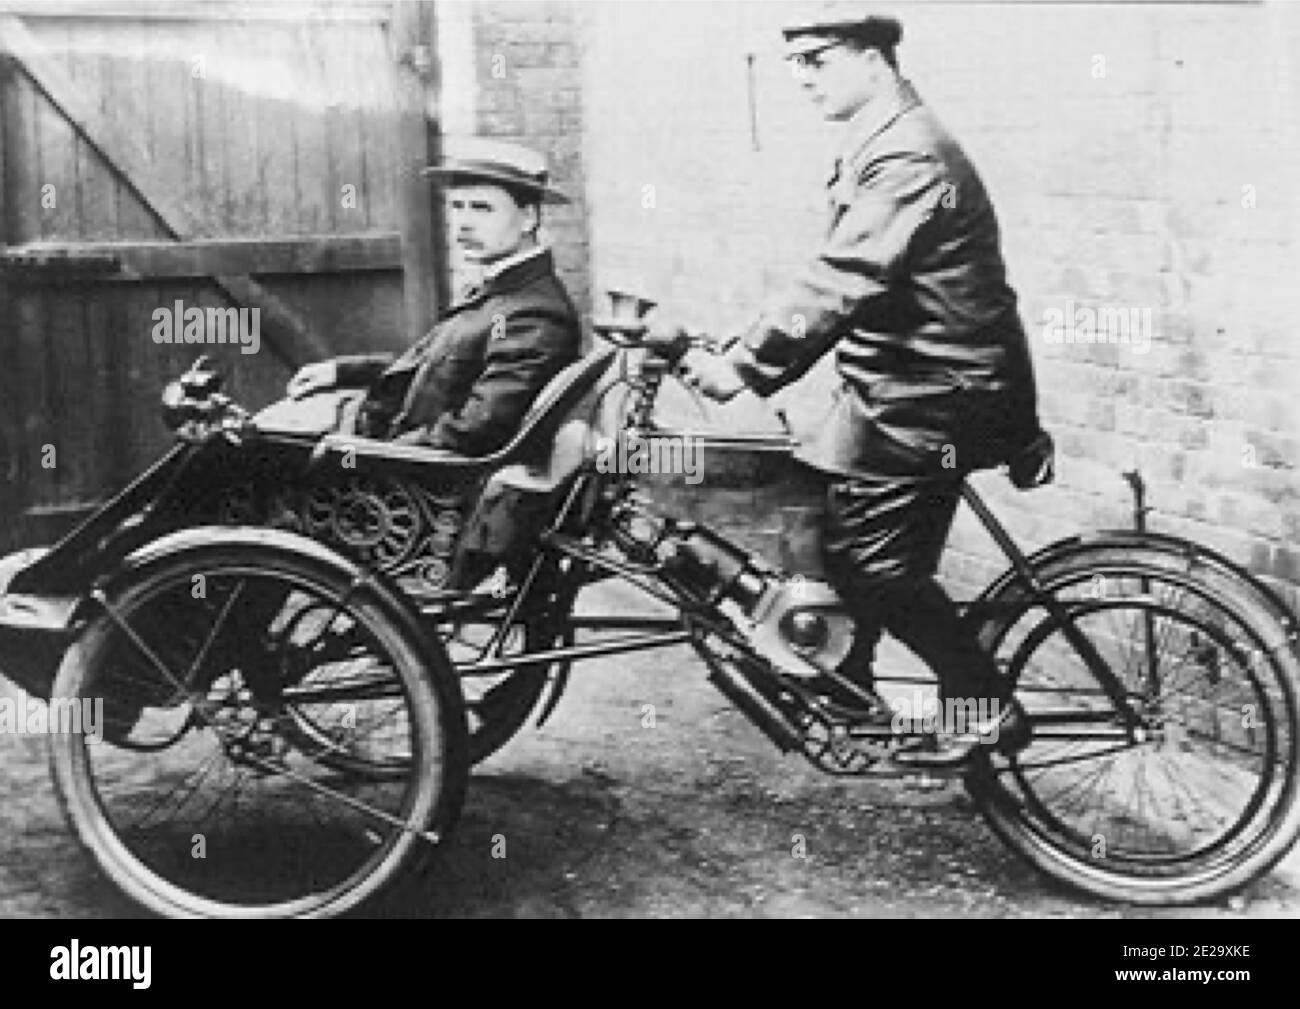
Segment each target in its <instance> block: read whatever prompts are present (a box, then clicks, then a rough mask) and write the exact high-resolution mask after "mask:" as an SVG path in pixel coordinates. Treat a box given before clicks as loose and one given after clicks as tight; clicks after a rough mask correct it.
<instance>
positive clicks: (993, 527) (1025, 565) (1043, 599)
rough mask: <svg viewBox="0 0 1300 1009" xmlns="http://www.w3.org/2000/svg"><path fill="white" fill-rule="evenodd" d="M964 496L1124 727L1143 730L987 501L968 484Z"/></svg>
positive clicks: (1097, 655) (1113, 681) (1120, 688)
mask: <svg viewBox="0 0 1300 1009" xmlns="http://www.w3.org/2000/svg"><path fill="white" fill-rule="evenodd" d="M961 495H962V497H963V498H964V499H965V501H966V503H967V504H968V505H969V506H970V508H971V511H973V512H974V513H975V514H976V516H977V517H978V518H979V520H980V522H982V523H983V524H984V528H985V529H987V530H988V533H989V535H990V536H991V537H992V538H993V540H994V542H995V543H997V545H998V547H999V548H1000V549H1001V550H1002V552H1003V553H1004V554H1006V555H1007V560H1009V561H1010V562H1011V566H1012V568H1014V569H1015V572H1016V574H1017V575H1019V577H1020V580H1021V581H1022V582H1024V584H1025V585H1026V586H1028V587H1029V589H1030V591H1031V592H1032V593H1033V596H1034V600H1035V601H1036V602H1037V603H1038V604H1039V605H1040V606H1042V607H1043V609H1045V610H1047V612H1048V613H1049V614H1050V615H1051V617H1052V619H1053V620H1055V621H1056V622H1057V623H1058V624H1059V625H1060V627H1061V630H1062V631H1063V632H1064V633H1065V639H1066V640H1067V641H1068V642H1069V643H1070V645H1071V647H1072V648H1074V650H1075V651H1076V652H1077V653H1078V655H1079V658H1081V659H1083V661H1084V663H1085V664H1086V665H1087V667H1088V670H1089V672H1091V673H1092V675H1093V676H1094V677H1095V678H1096V680H1097V682H1098V684H1100V686H1101V689H1102V690H1103V691H1105V693H1106V696H1107V697H1109V698H1110V700H1111V703H1113V704H1114V705H1115V708H1116V710H1117V711H1118V712H1119V713H1120V715H1121V716H1122V717H1123V719H1124V725H1125V727H1126V728H1127V729H1129V730H1130V731H1131V730H1133V729H1135V728H1139V727H1141V726H1142V718H1141V716H1139V715H1138V713H1137V712H1136V711H1134V710H1133V706H1132V705H1131V704H1129V702H1128V692H1127V691H1126V690H1125V689H1124V685H1123V684H1122V683H1121V682H1120V681H1119V679H1118V677H1116V676H1115V674H1114V673H1112V672H1111V670H1110V666H1108V665H1107V664H1106V660H1105V659H1103V658H1102V657H1101V653H1100V652H1098V651H1097V649H1096V648H1095V647H1094V646H1093V644H1092V642H1091V641H1089V640H1088V638H1087V637H1086V636H1085V635H1084V634H1083V632H1081V631H1080V630H1079V629H1078V628H1077V627H1076V626H1075V625H1074V621H1072V620H1071V619H1070V617H1069V613H1068V612H1067V610H1066V607H1065V606H1063V605H1062V604H1061V602H1060V601H1059V600H1057V599H1056V598H1055V597H1054V596H1053V595H1052V594H1051V593H1050V592H1048V591H1047V590H1046V589H1045V588H1044V587H1043V583H1042V582H1041V581H1039V580H1038V576H1037V575H1035V574H1034V569H1033V568H1032V567H1031V566H1030V564H1029V560H1028V558H1026V557H1025V555H1024V553H1022V552H1021V550H1020V548H1019V547H1018V546H1016V543H1015V541H1014V540H1013V539H1012V538H1011V536H1010V534H1009V533H1008V532H1007V531H1006V528H1005V527H1004V526H1003V525H1002V523H1001V522H999V521H998V520H997V517H996V516H995V515H994V514H993V512H992V511H991V510H990V509H989V506H988V505H986V504H985V503H984V499H983V498H982V497H980V495H979V493H978V492H977V491H976V490H975V488H974V487H972V486H971V485H970V483H969V482H966V483H963V484H962V488H961Z"/></svg>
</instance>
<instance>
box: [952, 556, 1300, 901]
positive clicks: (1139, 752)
mask: <svg viewBox="0 0 1300 1009" xmlns="http://www.w3.org/2000/svg"><path fill="white" fill-rule="evenodd" d="M1038 575H1039V577H1040V578H1041V579H1042V581H1043V582H1044V584H1045V586H1046V587H1047V588H1048V590H1049V591H1050V592H1051V594H1052V595H1054V596H1055V597H1056V598H1057V599H1058V600H1060V601H1061V602H1062V603H1063V604H1064V605H1065V607H1066V611H1067V617H1066V620H1065V621H1058V620H1056V619H1054V618H1052V617H1051V616H1050V615H1049V614H1048V613H1047V611H1046V610H1044V609H1043V608H1041V607H1039V606H1036V605H1034V604H1032V602H1030V601H1029V600H1028V598H1027V596H1026V595H1025V594H1024V593H1023V592H1021V590H1019V589H1014V590H1013V591H1011V592H1008V593H1006V594H1005V595H1004V597H1003V598H1001V599H994V600H993V601H992V608H991V610H990V613H989V615H988V616H987V617H986V618H985V619H984V623H983V625H982V626H981V629H980V637H981V641H982V643H983V644H984V646H985V647H986V648H987V649H989V650H990V651H991V652H992V653H993V654H994V655H995V656H996V658H997V660H998V663H999V665H1000V666H1001V667H1002V668H1003V671H1004V673H1005V675H1006V676H1008V677H1009V678H1010V679H1011V680H1012V681H1013V682H1014V690H1015V696H1016V698H1017V699H1018V700H1019V701H1020V703H1021V704H1022V705H1023V706H1024V708H1025V710H1026V712H1027V713H1028V715H1029V718H1030V721H1031V722H1032V724H1033V726H1034V741H1033V742H1032V743H1031V745H1030V746H1029V747H1028V748H1027V749H1025V750H1023V751H1021V752H1020V753H1018V754H1016V755H1015V756H1014V757H1013V758H1004V757H1001V756H999V755H997V754H995V753H992V752H989V753H985V754H983V755H982V756H981V758H980V763H979V764H978V765H977V767H976V768H975V770H974V771H973V772H972V774H971V776H970V778H969V779H968V785H969V787H970V788H971V791H972V794H973V795H974V797H975V798H976V800H977V801H978V802H979V804H980V806H981V808H982V810H983V812H984V814H985V815H986V816H987V818H988V819H989V821H990V823H991V824H992V826H993V827H994V829H995V830H996V831H997V832H998V833H999V834H1000V835H1001V836H1002V837H1003V839H1004V840H1006V841H1007V843H1008V844H1010V845H1011V846H1012V847H1013V848H1015V849H1016V850H1017V851H1019V852H1020V853H1021V854H1023V855H1024V856H1025V857H1027V858H1028V859H1029V860H1030V861H1031V862H1033V863H1034V864H1035V865H1036V866H1038V867H1039V868H1040V869H1042V870H1044V871H1045V872H1048V873H1049V874H1051V875H1053V876H1055V877H1057V878H1059V879H1061V880H1063V881H1065V882H1067V883H1069V884H1072V885H1074V886H1077V887H1080V888H1081V889H1084V890H1086V891H1088V892H1090V893H1093V894H1095V895H1097V896H1100V897H1104V898H1107V899H1112V900H1121V901H1128V902H1132V903H1139V904H1187V903H1194V902H1197V901H1203V900H1210V899H1213V898H1216V897H1220V896H1222V895H1224V894H1226V893H1229V892H1231V891H1232V890H1234V889H1237V888H1239V887H1241V886H1243V885H1244V884H1246V883H1248V882H1249V881H1250V880H1252V879H1254V878H1255V877H1257V876H1258V875H1260V874H1261V873H1263V872H1265V871H1267V870H1268V868H1269V867H1270V866H1271V865H1272V864H1273V863H1274V862H1276V861H1277V859H1278V858H1280V857H1281V856H1282V855H1283V854H1284V853H1285V852H1286V850H1287V849H1288V848H1289V847H1290V846H1291V844H1292V843H1293V842H1294V840H1295V838H1296V836H1297V833H1300V802H1297V795H1296V777H1297V766H1298V765H1300V724H1297V723H1298V717H1297V684H1300V663H1297V658H1296V654H1295V653H1294V651H1293V650H1292V649H1291V647H1290V646H1289V645H1288V644H1286V643H1285V641H1284V640H1283V639H1280V638H1279V636H1278V633H1277V627H1276V626H1274V625H1273V624H1272V623H1271V622H1270V621H1267V620H1262V619H1261V618H1260V612H1259V609H1258V607H1257V606H1253V605H1251V604H1250V600H1249V598H1248V597H1247V595H1246V588H1247V587H1244V586H1243V594H1242V595H1241V597H1240V598H1234V593H1233V592H1232V591H1231V590H1230V589H1228V588H1226V587H1225V585H1224V584H1222V583H1221V582H1218V581H1214V582H1211V581H1209V580H1207V579H1201V578H1199V577H1198V575H1197V573H1196V572H1195V571H1189V570H1182V571H1180V570H1176V569H1174V568H1171V567H1170V566H1169V565H1168V564H1167V563H1166V561H1165V559H1163V558H1158V559H1153V558H1148V557H1146V556H1144V555H1143V554H1142V552H1141V551H1140V550H1136V549H1132V550H1130V551H1128V556H1127V557H1125V556H1122V555H1119V554H1115V553H1110V554H1106V555H1104V556H1098V555H1096V554H1091V553H1089V552H1088V551H1087V550H1082V551H1080V552H1079V553H1077V554H1072V555H1064V556H1061V557H1058V558H1057V559H1055V560H1054V561H1052V562H1051V563H1050V564H1049V565H1047V566H1046V567H1044V568H1043V569H1042V570H1040V571H1039V572H1038ZM999 607H1000V609H999ZM1066 622H1068V623H1071V624H1073V626H1074V627H1075V628H1077V629H1078V630H1079V631H1081V632H1082V633H1083V634H1084V635H1085V636H1086V637H1087V638H1088V640H1089V641H1090V642H1091V643H1092V644H1093V646H1094V647H1095V648H1096V649H1097V650H1098V652H1099V653H1100V654H1101V656H1102V658H1103V659H1104V660H1105V661H1106V662H1107V664H1108V665H1109V667H1110V668H1111V670H1112V671H1113V672H1114V673H1115V674H1116V676H1118V677H1119V678H1120V680H1121V681H1122V683H1123V686H1124V689H1125V691H1126V695H1127V698H1128V700H1129V703H1130V704H1132V705H1133V706H1134V708H1135V709H1136V710H1137V711H1138V713H1139V714H1140V715H1141V716H1142V720H1143V729H1142V730H1141V732H1140V733H1139V734H1138V737H1137V738H1136V739H1133V738H1130V736H1129V734H1128V732H1127V731H1126V729H1125V728H1124V727H1123V725H1122V724H1121V723H1120V720H1119V718H1118V715H1117V712H1116V710H1115V707H1114V704H1113V703H1112V702H1111V701H1110V699H1109V698H1108V697H1107V696H1106V695H1105V694H1104V693H1103V692H1102V690H1101V688H1100V686H1099V685H1098V683H1097V682H1096V680H1095V678H1094V677H1093V676H1092V675H1091V673H1090V672H1089V671H1088V669H1087V667H1086V666H1085V665H1084V663H1083V661H1082V659H1081V658H1080V657H1079V655H1078V653H1077V652H1076V651H1075V650H1074V649H1073V647H1072V646H1071V645H1070V644H1069V642H1068V641H1067V640H1066V637H1065V633H1064V625H1065V623H1066Z"/></svg>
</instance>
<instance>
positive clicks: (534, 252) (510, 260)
mask: <svg viewBox="0 0 1300 1009" xmlns="http://www.w3.org/2000/svg"><path fill="white" fill-rule="evenodd" d="M550 251H551V250H550V249H549V248H548V247H547V246H545V245H540V244H539V245H534V246H533V247H532V248H531V249H524V250H523V251H522V252H516V253H515V254H514V255H513V256H506V258H505V259H498V260H497V261H496V262H495V263H492V264H491V265H490V266H487V267H484V269H483V283H484V284H495V283H496V282H497V279H498V278H499V277H501V276H502V274H505V273H508V272H509V271H510V270H513V269H514V268H515V267H517V266H522V265H523V264H525V263H527V262H529V261H530V260H532V259H535V258H536V257H538V256H542V255H545V254H548V253H549V252H550Z"/></svg>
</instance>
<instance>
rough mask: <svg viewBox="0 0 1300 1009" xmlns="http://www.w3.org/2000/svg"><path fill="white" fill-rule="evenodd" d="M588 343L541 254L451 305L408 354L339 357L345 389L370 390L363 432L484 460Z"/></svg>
mask: <svg viewBox="0 0 1300 1009" xmlns="http://www.w3.org/2000/svg"><path fill="white" fill-rule="evenodd" d="M581 339H582V331H581V326H580V323H579V321H578V313H577V311H576V310H575V309H574V307H573V303H572V302H571V301H570V300H569V296H568V293H567V292H566V291H565V290H564V285H563V284H561V283H560V280H559V278H558V277H556V275H555V267H554V263H553V260H552V257H551V253H550V252H549V251H541V252H539V253H537V254H536V255H533V256H530V257H529V258H527V259H524V260H522V261H521V262H518V263H516V264H514V265H512V266H509V267H508V268H506V269H505V270H503V271H502V272H500V273H499V274H497V275H495V276H492V277H490V278H489V279H488V280H487V281H486V282H485V283H484V285H483V286H482V287H481V288H479V289H477V290H475V291H473V292H472V293H470V294H468V295H467V296H465V297H463V298H462V299H461V300H459V301H457V302H455V303H454V304H452V305H451V306H449V307H448V308H447V310H446V311H445V312H443V313H442V314H441V315H440V316H439V317H438V321H437V323H436V324H435V325H434V327H433V329H431V330H430V331H429V332H428V333H427V334H426V335H425V336H424V337H423V338H421V339H420V340H418V341H417V342H416V343H415V344H414V345H413V346H412V347H411V348H410V349H409V350H407V351H406V352H405V353H403V354H402V355H400V356H398V357H396V358H394V356H393V355H391V354H366V355H357V356H352V357H342V358H338V359H337V360H336V364H337V365H338V369H339V371H338V384H339V385H340V386H348V385H359V386H367V387H368V389H369V391H368V393H367V395H366V399H365V403H364V404H363V405H362V409H361V416H362V418H363V420H362V432H363V433H366V434H370V435H371V436H373V437H381V438H397V437H402V439H403V440H404V441H414V442H417V443H420V444H426V445H432V446H435V447H438V448H446V449H449V450H451V451H454V452H458V453H460V454H463V455H485V454H487V453H490V452H493V451H495V450H496V449H499V448H501V447H502V446H503V445H505V444H506V443H507V442H508V441H509V440H510V438H511V437H512V436H513V435H514V434H515V433H516V431H517V430H518V429H519V424H520V421H521V420H523V417H524V415H525V414H526V413H527V412H528V407H529V405H530V404H531V403H532V401H533V399H534V398H535V397H536V396H537V394H538V393H539V392H540V391H541V389H542V387H543V386H544V385H546V383H547V382H549V381H550V380H551V378H553V377H554V376H555V375H556V374H558V373H559V372H560V371H561V370H562V369H563V368H564V367H565V366H566V365H568V364H571V363H572V362H573V361H576V360H577V359H578V356H579V352H580V345H581Z"/></svg>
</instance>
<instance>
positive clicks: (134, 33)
mask: <svg viewBox="0 0 1300 1009" xmlns="http://www.w3.org/2000/svg"><path fill="white" fill-rule="evenodd" d="M433 31H434V24H433V13H432V5H431V4H428V3H393V4H384V3H369V4H337V3H330V4H325V3H280V2H276V3H264V4H259V5H256V6H254V5H248V4H198V3H190V2H184V0H182V2H179V3H169V4H156V3H126V2H113V3H107V4H104V3H101V4H95V5H86V4H72V3H60V2H57V0H55V2H48V0H47V2H43V3H41V4H39V5H38V4H35V3H18V4H14V3H8V4H6V3H4V2H0V171H2V174H0V353H2V354H3V360H2V361H0V488H2V489H0V549H10V548H12V547H14V546H19V545H30V544H32V543H36V542H48V541H49V540H50V539H51V538H52V537H53V536H55V535H56V534H57V533H58V532H60V531H61V530H62V529H64V528H66V527H67V526H68V525H69V524H70V523H71V522H72V521H74V520H76V519H77V518H80V517H81V516H82V515H84V514H85V513H86V511H87V510H88V509H90V508H92V507H93V506H94V504H95V502H96V501H98V500H101V499H102V498H103V497H104V496H105V495H106V494H107V493H109V492H111V491H113V490H114V489H116V488H117V487H120V486H121V485H122V484H124V483H125V482H126V481H127V480H129V479H130V478H131V477H132V476H133V475H134V474H135V473H137V472H139V471H140V470H141V469H142V468H143V467H144V466H146V465H147V464H148V463H149V462H150V461H151V460H152V459H154V458H156V457H157V456H158V454H159V453H160V452H161V451H162V450H163V449H164V448H165V447H166V445H167V444H168V441H169V435H168V432H167V431H166V430H165V429H164V428H163V426H162V424H161V422H160V421H159V419H158V408H157V403H158V396H159V393H160V392H161V390H162V387H163V385H164V384H165V382H166V381H168V380H169V379H171V378H174V377H175V376H176V375H177V374H179V373H180V372H181V371H182V370H184V368H185V366H186V365H187V364H189V363H190V362H191V361H192V360H194V359H195V358H196V357H197V356H198V355H199V354H201V353H206V354H209V355H211V356H212V357H213V358H214V359H215V360H216V361H217V362H218V363H219V364H220V366H221V368H222V370H223V371H224V372H225V374H226V376H227V388H228V390H229V391H230V392H231V394H232V395H233V396H234V397H235V398H236V399H237V400H238V401H239V402H241V403H243V404H245V405H247V406H252V407H256V406H261V405H264V404H265V403H267V402H269V401H271V400H272V399H274V398H276V397H277V396H278V395H279V394H280V393H281V391H282V389H283V386H284V382H285V380H286V379H287V377H288V376H289V375H290V374H291V373H292V371H293V369H294V367H295V366H297V365H298V364H301V363H304V362H306V361H309V360H314V359H318V358H321V357H325V356H328V355H330V354H333V353H343V352H355V351H361V350H369V349H376V348H381V349H392V348H399V347H402V346H405V345H406V344H407V343H408V342H409V341H410V340H411V339H414V338H415V337H416V336H418V335H419V333H421V332H422V331H423V330H424V329H425V328H427V325H428V323H429V321H430V319H431V317H432V315H433V312H434V309H435V307H436V304H437V303H439V302H440V301H441V297H440V292H441V290H442V289H443V285H444V284H445V281H444V280H443V279H442V278H443V273H444V271H443V270H442V269H440V268H439V264H440V262H441V261H442V253H441V251H440V247H441V242H440V237H441V229H440V227H439V223H438V221H437V217H436V214H437V207H436V205H435V204H434V203H433V201H432V200H431V193H430V190H429V186H428V184H427V182H425V181H424V180H422V179H421V178H420V177H419V174H418V172H419V169H420V168H421V167H423V166H424V165H425V164H428V163H429V161H430V159H431V158H432V157H433V154H434V151H433V147H434V146H435V144H436V130H435V129H434V128H433V127H432V126H431V125H430V120H429V119H428V118H427V117H426V109H428V108H430V107H431V102H430V98H431V95H430V89H431V87H432V77H433V73H432V71H433V58H432V54H433V53H435V52H436V47H435V44H434V37H433ZM223 307H239V308H247V309H255V310H256V314H255V315H253V314H251V313H250V314H249V315H246V316H245V319H246V321H248V322H249V323H250V324H251V323H252V321H253V320H254V319H256V322H257V339H256V340H253V339H252V333H251V332H246V333H245V334H244V342H243V343H242V344H241V343H240V342H238V338H236V337H234V336H231V335H229V334H227V335H226V339H227V341H228V342H226V343H219V344H214V343H210V342H204V343H203V344H202V345H197V344H196V343H193V342H192V343H186V342H184V340H185V334H184V332H183V330H182V329H181V328H180V327H179V326H177V327H176V330H175V331H174V332H173V333H172V334H171V335H172V337H173V340H174V342H172V343H165V342H160V341H161V340H162V338H163V337H165V336H167V335H168V333H167V328H166V327H167V326H169V325H170V324H171V323H172V322H173V321H174V322H176V323H180V322H181V321H182V319H183V318H184V311H185V310H186V309H189V308H198V309H203V310H207V309H218V308H223ZM223 318H226V319H230V320H231V321H232V322H233V320H234V319H235V316H234V315H232V314H231V313H229V312H223V313H219V314H218V313H215V312H214V313H212V314H211V315H210V316H208V319H209V322H211V320H213V319H218V320H219V319H223ZM221 336H222V334H221V333H220V332H219V331H214V328H213V327H212V326H211V325H210V324H209V325H207V326H205V327H203V328H202V329H200V328H197V327H196V328H194V329H191V331H190V333H189V338H190V339H191V340H196V339H202V340H204V341H211V340H213V339H218V338H220V337H221ZM254 351H255V352H254Z"/></svg>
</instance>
